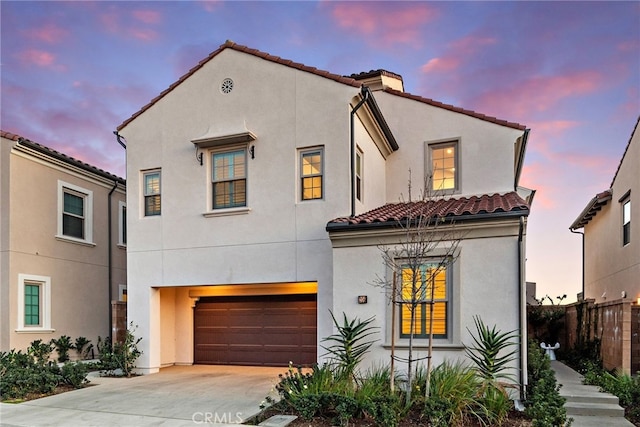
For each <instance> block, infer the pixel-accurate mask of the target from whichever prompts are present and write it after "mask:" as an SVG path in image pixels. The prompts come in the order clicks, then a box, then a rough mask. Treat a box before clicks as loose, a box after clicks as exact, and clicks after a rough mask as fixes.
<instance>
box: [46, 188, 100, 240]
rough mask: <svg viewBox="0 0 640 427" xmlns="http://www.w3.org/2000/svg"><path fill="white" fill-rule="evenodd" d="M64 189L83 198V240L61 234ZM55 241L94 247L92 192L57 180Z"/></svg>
mask: <svg viewBox="0 0 640 427" xmlns="http://www.w3.org/2000/svg"><path fill="white" fill-rule="evenodd" d="M65 189H68V190H71V191H73V192H74V193H77V194H80V195H82V196H84V203H85V205H84V210H85V215H84V235H85V238H84V239H78V238H77V237H72V236H65V235H64V234H62V222H63V221H62V216H63V213H64V193H65V191H64V190H65ZM56 239H58V240H61V241H65V242H71V243H79V244H82V245H87V246H95V245H96V244H95V243H94V242H93V191H91V190H87V189H86V188H82V187H78V186H77V185H73V184H69V183H68V182H64V181H60V180H58V233H57V234H56Z"/></svg>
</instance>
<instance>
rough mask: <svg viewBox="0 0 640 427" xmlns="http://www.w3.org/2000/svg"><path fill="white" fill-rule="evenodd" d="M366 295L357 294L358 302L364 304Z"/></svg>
mask: <svg viewBox="0 0 640 427" xmlns="http://www.w3.org/2000/svg"><path fill="white" fill-rule="evenodd" d="M366 303H367V296H366V295H358V304H366Z"/></svg>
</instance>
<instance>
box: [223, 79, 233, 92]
mask: <svg viewBox="0 0 640 427" xmlns="http://www.w3.org/2000/svg"><path fill="white" fill-rule="evenodd" d="M220 90H221V91H222V93H229V92H231V91H232V90H233V80H231V79H224V80H223V81H222V84H221V85H220Z"/></svg>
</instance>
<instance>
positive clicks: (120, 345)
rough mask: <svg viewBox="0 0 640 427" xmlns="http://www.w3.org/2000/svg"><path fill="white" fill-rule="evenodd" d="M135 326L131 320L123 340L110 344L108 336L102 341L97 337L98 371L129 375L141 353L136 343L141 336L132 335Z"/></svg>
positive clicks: (106, 373)
mask: <svg viewBox="0 0 640 427" xmlns="http://www.w3.org/2000/svg"><path fill="white" fill-rule="evenodd" d="M136 328H137V326H134V325H133V322H132V323H131V324H130V325H129V328H128V329H127V333H126V334H125V339H124V341H123V342H116V343H115V344H111V339H110V338H109V337H107V338H105V339H104V341H103V340H102V338H101V337H98V343H97V347H98V352H99V354H100V371H101V372H102V374H103V375H107V376H124V377H130V376H132V375H133V371H134V370H135V368H136V365H135V362H136V360H138V357H140V355H141V354H142V351H140V350H139V349H138V344H139V343H140V341H141V340H142V338H137V339H136V337H135V335H134V332H135V330H136Z"/></svg>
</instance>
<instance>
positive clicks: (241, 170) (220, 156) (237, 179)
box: [211, 149, 247, 209]
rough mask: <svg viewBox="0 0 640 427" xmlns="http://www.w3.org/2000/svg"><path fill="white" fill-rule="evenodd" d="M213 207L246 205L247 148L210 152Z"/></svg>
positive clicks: (223, 207)
mask: <svg viewBox="0 0 640 427" xmlns="http://www.w3.org/2000/svg"><path fill="white" fill-rule="evenodd" d="M212 164H213V170H212V173H211V176H212V192H213V193H212V198H213V209H225V208H236V207H242V206H247V150H246V149H236V150H233V151H223V152H214V153H212Z"/></svg>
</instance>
